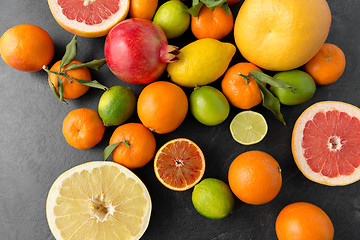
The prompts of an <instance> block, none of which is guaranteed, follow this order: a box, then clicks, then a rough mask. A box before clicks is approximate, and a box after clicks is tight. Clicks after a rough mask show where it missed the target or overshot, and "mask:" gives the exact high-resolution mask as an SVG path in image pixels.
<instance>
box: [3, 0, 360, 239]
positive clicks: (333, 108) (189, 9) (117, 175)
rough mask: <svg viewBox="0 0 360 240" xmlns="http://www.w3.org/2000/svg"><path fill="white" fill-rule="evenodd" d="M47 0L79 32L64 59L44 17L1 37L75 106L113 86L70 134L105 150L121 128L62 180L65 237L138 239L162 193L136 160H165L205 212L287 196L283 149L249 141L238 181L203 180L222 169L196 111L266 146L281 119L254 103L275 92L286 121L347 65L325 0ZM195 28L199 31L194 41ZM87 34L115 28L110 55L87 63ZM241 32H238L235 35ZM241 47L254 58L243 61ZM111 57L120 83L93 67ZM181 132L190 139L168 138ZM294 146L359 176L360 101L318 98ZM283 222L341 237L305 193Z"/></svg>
mask: <svg viewBox="0 0 360 240" xmlns="http://www.w3.org/2000/svg"><path fill="white" fill-rule="evenodd" d="M235 4H238V5H237V6H239V7H240V8H239V11H237V12H234V8H233V7H232V5H235ZM48 5H49V9H50V11H51V13H52V15H53V16H54V18H55V20H56V21H57V22H58V23H59V25H60V26H62V27H63V28H64V29H65V30H67V31H69V32H71V33H73V34H75V36H74V37H73V38H72V40H71V41H70V42H69V44H68V45H67V46H66V51H65V53H64V55H63V57H62V58H61V59H60V60H58V59H56V60H57V61H56V62H55V63H54V64H53V65H52V67H51V68H49V67H47V65H48V64H50V63H51V61H52V60H55V59H52V58H53V56H54V44H53V40H52V38H51V37H50V35H49V34H48V33H47V32H46V31H45V30H43V29H42V28H40V27H38V26H35V25H31V24H22V25H18V26H15V27H12V28H10V29H9V30H8V31H6V32H5V33H4V34H3V35H2V37H1V40H0V50H1V56H2V58H3V59H4V61H5V63H7V64H8V65H9V66H11V67H13V68H15V69H17V70H21V71H40V70H44V71H45V72H46V73H47V74H48V82H49V86H50V88H51V90H52V92H53V94H54V95H55V97H56V98H57V99H58V100H60V101H61V102H63V103H66V104H69V102H68V101H69V100H70V101H71V100H72V99H77V98H80V97H81V96H83V95H84V94H87V92H88V90H89V89H90V87H93V88H98V89H101V90H103V91H104V92H103V93H102V94H101V97H100V98H99V99H98V105H97V111H95V110H93V109H90V108H86V107H82V108H77V109H74V110H72V111H69V113H68V114H67V116H66V117H65V118H64V119H63V125H62V133H63V135H64V138H65V141H66V142H67V143H68V144H69V145H70V146H72V147H74V148H77V149H89V148H93V147H95V146H96V145H97V144H99V143H100V142H101V141H104V140H105V139H104V136H106V134H105V132H106V131H112V134H111V137H110V139H107V142H108V144H106V145H107V146H106V147H105V148H104V149H103V158H104V160H105V161H92V162H88V163H85V164H82V165H78V166H75V167H73V168H71V169H70V170H68V171H67V172H65V173H63V174H62V175H60V176H59V177H58V178H57V179H56V180H55V182H54V184H53V186H52V187H51V189H50V191H49V194H48V198H47V203H46V213H47V220H48V223H49V227H50V229H51V231H52V233H53V235H54V237H55V238H56V239H108V240H110V239H139V238H140V237H141V236H142V235H143V234H144V232H145V231H146V229H147V227H148V225H149V221H150V215H151V211H152V202H151V198H150V194H149V192H148V190H147V188H146V186H145V184H144V183H142V181H141V180H140V179H139V178H138V177H137V176H136V175H135V173H134V172H133V171H132V169H138V168H143V167H144V166H146V165H147V164H148V163H149V162H151V161H152V160H153V167H152V168H153V171H154V176H155V178H156V179H158V181H159V182H160V183H161V184H162V185H163V186H165V187H166V188H168V189H170V190H175V191H186V190H190V189H191V190H192V203H193V206H194V210H196V211H197V212H199V213H200V214H201V215H203V216H205V217H208V218H211V219H223V218H225V217H227V216H229V215H230V214H233V211H234V206H235V204H236V201H238V200H239V201H242V202H244V203H246V204H251V205H261V204H266V203H269V202H270V201H275V200H274V199H276V196H277V195H278V194H279V192H280V191H281V188H282V184H283V179H282V172H281V167H280V165H279V163H278V161H277V160H275V158H274V157H272V156H271V155H270V154H269V153H266V152H264V151H260V150H254V149H249V150H248V151H244V152H242V153H241V154H238V155H237V156H236V157H235V158H233V159H232V162H231V164H230V165H229V167H228V168H227V179H223V180H221V179H217V178H213V177H207V178H204V179H203V176H204V174H205V170H206V168H207V167H212V166H211V162H207V161H206V159H207V158H208V153H207V152H205V151H203V150H204V149H207V148H206V144H207V142H206V141H205V142H201V141H200V140H199V139H200V137H199V139H189V138H187V137H184V136H183V132H182V131H181V126H182V124H183V122H184V121H187V120H190V119H193V120H194V121H196V122H199V124H202V125H205V126H206V127H208V128H216V126H217V125H226V129H227V130H228V131H227V133H228V135H229V136H231V137H232V138H233V140H234V141H235V142H237V143H239V144H241V145H243V146H244V147H245V146H248V145H254V144H258V143H260V142H261V141H262V140H263V139H264V138H265V137H266V135H267V132H268V130H271V126H270V125H269V126H268V122H270V121H267V120H266V119H265V117H264V116H263V115H262V114H261V113H258V112H256V111H254V108H255V107H257V106H258V105H260V104H261V103H262V105H263V106H264V107H265V108H266V109H268V110H270V111H271V112H272V113H273V115H274V116H275V117H276V118H277V119H278V120H279V121H280V122H282V123H283V124H284V125H286V121H285V119H284V117H283V115H282V113H281V106H282V105H287V106H289V107H291V106H296V105H300V104H303V103H305V102H308V101H309V100H310V99H312V97H313V96H314V95H315V94H316V87H317V85H326V84H331V83H334V82H335V81H337V80H338V79H339V78H340V77H341V76H342V74H343V73H344V71H345V62H346V61H345V55H344V53H343V52H342V50H341V49H340V48H339V47H337V46H336V45H335V44H330V43H325V41H326V39H327V36H328V34H329V31H330V25H331V12H330V9H329V6H328V4H327V2H326V1H325V0H311V1H310V0H303V1H298V0H288V1H285V2H284V1H280V0H261V1H260V0H246V1H244V2H242V3H240V2H239V1H238V0H233V1H230V0H229V1H224V0H222V1H215V0H206V1H205V0H203V1H202V0H200V1H193V3H192V4H191V3H186V2H182V1H179V0H170V1H165V2H163V3H161V4H160V3H159V2H158V1H157V0H119V1H107V0H85V1H80V0H74V1H65V0H58V1H56V0H48ZM240 5H241V6H240ZM74 9H76V11H75V10H74ZM234 19H235V21H234ZM186 34H191V36H192V38H193V39H194V41H191V42H181V37H182V36H185V35H186ZM77 35H78V36H81V37H87V38H95V37H101V36H104V50H103V52H104V58H103V59H95V60H92V61H89V62H81V61H78V60H77V59H76V58H77V57H78V56H77V51H78V46H77ZM304 36H306V38H305V37H304ZM229 37H233V41H232V42H234V44H233V43H231V42H230V41H228V40H225V39H229ZM172 39H177V43H178V44H179V46H174V45H172V44H171V42H170V41H171V40H172ZM89 41H91V40H89ZM90 50H91V49H90ZM237 52H238V53H240V54H241V55H242V56H243V57H244V59H245V60H241V61H239V60H238V59H235V58H234V56H235V54H236V53H237ZM34 56H36V57H34ZM105 64H107V67H108V68H109V70H110V71H111V72H112V73H113V75H114V79H115V80H114V84H121V85H115V86H112V87H107V86H104V85H102V84H101V83H99V82H98V81H97V80H94V79H92V71H93V70H99V69H100V68H101V67H103V66H104V65H105ZM166 74H167V75H168V77H167V78H166V76H164V75H166ZM217 83H218V85H216V84H217ZM134 88H136V89H137V90H140V91H139V94H135V93H134V91H133V89H134ZM234 111H236V114H234V115H232V119H231V120H229V119H228V117H229V116H230V115H231V112H233V113H234ZM190 113H191V115H192V116H189V115H190ZM191 117H193V118H191ZM227 120H228V121H227ZM112 127H114V128H112ZM195 130H196V129H195ZM285 130H286V129H285ZM169 133H172V134H173V135H176V136H178V137H175V138H173V139H170V140H168V141H166V142H165V143H163V144H162V145H161V146H158V145H157V143H160V142H161V141H159V139H161V140H163V139H164V136H166V135H167V134H169ZM196 142H197V143H196ZM217 144H219V145H220V144H225V143H224V142H223V140H222V139H219V140H218V141H217ZM290 145H291V149H292V154H293V158H294V160H295V163H296V165H297V167H298V168H299V170H300V171H301V172H302V173H303V174H304V175H305V176H306V177H307V178H308V179H310V180H312V181H314V182H317V183H321V184H325V185H331V186H337V185H348V184H350V183H353V182H355V181H358V180H359V179H360V150H359V149H360V148H359V146H360V110H359V109H358V108H357V107H355V106H353V105H351V104H347V103H342V102H336V101H326V102H319V103H316V104H314V105H312V106H310V107H309V108H308V109H306V110H305V111H304V112H303V113H302V114H301V116H299V118H298V120H297V121H296V123H295V126H294V128H293V132H292V141H291V143H290V142H289V146H290ZM269 149H275V147H274V148H269ZM108 158H111V159H112V160H113V162H110V161H106V160H107V159H108ZM222 164H224V163H222ZM130 169H131V170H130ZM274 227H275V228H276V235H277V237H278V239H287V240H291V239H309V237H308V236H312V237H314V239H332V238H333V236H334V227H333V225H332V222H331V220H330V218H329V217H328V216H327V214H326V213H325V212H324V211H323V210H322V209H321V208H320V207H317V206H315V205H313V204H310V203H304V202H298V203H293V204H290V205H288V206H286V207H285V208H284V209H283V210H282V211H281V212H280V213H279V215H278V218H277V220H276V223H275V222H274Z"/></svg>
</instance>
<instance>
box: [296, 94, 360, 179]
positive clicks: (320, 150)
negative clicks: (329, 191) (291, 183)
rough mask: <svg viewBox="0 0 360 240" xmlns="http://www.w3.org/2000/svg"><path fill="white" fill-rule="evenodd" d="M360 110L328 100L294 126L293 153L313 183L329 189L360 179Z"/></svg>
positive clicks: (314, 108)
mask: <svg viewBox="0 0 360 240" xmlns="http://www.w3.org/2000/svg"><path fill="white" fill-rule="evenodd" d="M359 119H360V110H359V109H358V108H357V107H355V106H353V105H350V104H347V103H342V102H335V101H325V102H319V103H316V104H314V105H312V106H310V107H309V108H308V109H306V110H305V111H304V112H303V113H302V114H301V115H300V117H299V118H298V120H297V121H296V123H295V126H294V129H293V133H292V144H291V146H292V153H293V156H294V160H295V162H296V164H297V166H298V168H299V169H300V171H301V172H302V173H303V174H304V175H305V176H306V177H307V178H308V179H310V180H312V181H314V182H318V183H321V184H325V185H330V186H338V185H347V184H350V183H353V182H355V181H358V180H359V179H360V168H359V166H360V150H359V147H358V146H359V144H360V120H359Z"/></svg>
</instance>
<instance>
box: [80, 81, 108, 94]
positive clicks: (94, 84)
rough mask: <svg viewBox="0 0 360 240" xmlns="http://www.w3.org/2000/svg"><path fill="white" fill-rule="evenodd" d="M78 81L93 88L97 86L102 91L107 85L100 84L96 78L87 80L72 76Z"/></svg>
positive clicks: (106, 88)
mask: <svg viewBox="0 0 360 240" xmlns="http://www.w3.org/2000/svg"><path fill="white" fill-rule="evenodd" d="M74 79H75V80H76V81H77V82H78V83H81V84H83V85H86V86H89V87H93V88H98V89H102V90H104V91H106V90H108V87H106V86H104V85H102V84H100V83H99V82H98V81H96V80H92V81H87V80H82V79H76V78H74Z"/></svg>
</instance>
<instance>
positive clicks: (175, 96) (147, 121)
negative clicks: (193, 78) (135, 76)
mask: <svg viewBox="0 0 360 240" xmlns="http://www.w3.org/2000/svg"><path fill="white" fill-rule="evenodd" d="M187 111H188V100H187V97H186V94H185V92H184V91H183V90H182V89H181V88H180V87H179V86H177V85H175V84H173V83H170V82H166V81H157V82H153V83H150V84H149V85H147V86H146V87H145V88H144V89H143V90H142V91H141V93H140V95H139V99H138V102H137V112H138V116H139V118H140V121H141V122H142V123H143V124H144V126H145V127H147V128H149V129H150V130H151V131H154V132H156V133H160V134H164V133H169V132H172V131H174V130H175V129H176V128H178V127H179V126H180V125H181V123H182V122H183V121H184V119H185V117H186V114H187Z"/></svg>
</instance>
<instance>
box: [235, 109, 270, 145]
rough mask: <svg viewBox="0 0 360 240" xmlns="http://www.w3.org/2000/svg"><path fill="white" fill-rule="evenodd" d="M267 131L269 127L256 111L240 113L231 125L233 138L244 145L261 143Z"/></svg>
mask: <svg viewBox="0 0 360 240" xmlns="http://www.w3.org/2000/svg"><path fill="white" fill-rule="evenodd" d="M267 130H268V126H267V123H266V120H265V118H264V117H263V115H261V114H260V113H257V112H254V111H243V112H241V113H238V114H237V115H236V116H235V117H234V119H233V120H232V121H231V123H230V132H231V135H232V137H233V138H234V139H235V141H237V142H238V143H241V144H243V145H252V144H255V143H258V142H260V141H261V140H262V139H263V138H264V137H265V135H266V133H267Z"/></svg>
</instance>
